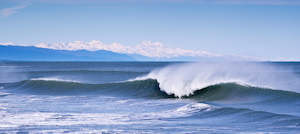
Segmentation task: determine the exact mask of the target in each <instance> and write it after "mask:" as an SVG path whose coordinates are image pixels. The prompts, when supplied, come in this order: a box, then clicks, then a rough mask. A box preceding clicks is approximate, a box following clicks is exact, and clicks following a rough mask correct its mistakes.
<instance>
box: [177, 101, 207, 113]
mask: <svg viewBox="0 0 300 134" xmlns="http://www.w3.org/2000/svg"><path fill="white" fill-rule="evenodd" d="M212 109H213V107H212V106H210V105H208V104H204V103H196V104H187V105H185V106H182V107H180V108H178V109H176V112H177V113H182V114H190V113H195V112H200V111H210V110H212Z"/></svg>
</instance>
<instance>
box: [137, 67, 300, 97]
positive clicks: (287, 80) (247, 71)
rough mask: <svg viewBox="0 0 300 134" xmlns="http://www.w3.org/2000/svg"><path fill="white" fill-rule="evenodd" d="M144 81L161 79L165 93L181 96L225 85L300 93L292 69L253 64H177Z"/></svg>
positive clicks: (298, 83)
mask: <svg viewBox="0 0 300 134" xmlns="http://www.w3.org/2000/svg"><path fill="white" fill-rule="evenodd" d="M287 70H288V71H287ZM280 72H285V73H280ZM142 79H155V80H157V81H158V82H159V87H160V89H161V90H163V91H164V92H166V93H167V94H174V95H175V96H177V97H182V96H189V95H191V94H193V93H194V91H196V90H199V89H203V88H205V87H208V86H212V85H216V84H222V83H237V84H240V85H245V86H247V85H249V86H257V87H263V88H272V89H280V90H287V91H294V92H297V91H299V90H298V89H299V87H300V82H299V81H300V80H299V78H297V77H296V76H295V74H294V73H293V72H292V70H290V69H289V68H279V67H275V66H272V65H270V64H266V63H252V62H227V63H226V62H221V63H220V62H219V63H215V62H212V63H200V62H199V63H183V64H175V65H170V66H167V67H165V68H162V69H158V70H154V71H152V72H150V73H149V74H147V75H146V76H143V77H138V78H136V79H135V80H142Z"/></svg>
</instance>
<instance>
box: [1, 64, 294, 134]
mask: <svg viewBox="0 0 300 134" xmlns="http://www.w3.org/2000/svg"><path fill="white" fill-rule="evenodd" d="M0 133H18V134H27V133H29V134H31V133H80V134H81V133H103V134H111V133H112V134H114V133H118V134H119V133H120V134H123V133H124V134H158V133H159V134H160V133H162V134H206V133H208V134H210V133H213V134H232V133H242V134H251V133H255V134H256V133H272V134H273V133H274V134H277V133H278V134H279V133H280V134H285V133H286V134H294V133H295V134H296V133H300V63H298V62H6V61H2V62H0Z"/></svg>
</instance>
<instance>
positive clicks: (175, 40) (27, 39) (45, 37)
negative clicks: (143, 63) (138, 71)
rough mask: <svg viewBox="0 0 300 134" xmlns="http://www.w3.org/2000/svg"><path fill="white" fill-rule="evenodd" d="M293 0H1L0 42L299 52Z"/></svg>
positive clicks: (131, 50)
mask: <svg viewBox="0 0 300 134" xmlns="http://www.w3.org/2000/svg"><path fill="white" fill-rule="evenodd" d="M299 7H300V1H299V0H212V1H206V0H176V1H171V0H153V1H148V0H141V1H136V0H124V1H118V0H112V1H108V0H86V1H84V0H78V1H76V2H74V1H71V0H52V1H51V0H25V1H18V0H12V1H7V0H0V29H1V31H0V45H18V46H36V47H41V48H49V49H58V50H79V49H85V50H89V51H95V50H108V51H112V52H118V53H125V54H140V55H143V56H147V57H176V56H200V57H201V56H228V55H230V56H237V57H246V58H250V59H258V60H272V61H298V60H299V59H300V54H299V52H298V50H300V45H299V44H300V37H299V35H300V29H299V27H300V15H299V12H300V8H299Z"/></svg>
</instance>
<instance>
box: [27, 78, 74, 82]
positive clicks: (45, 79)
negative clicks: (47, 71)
mask: <svg viewBox="0 0 300 134" xmlns="http://www.w3.org/2000/svg"><path fill="white" fill-rule="evenodd" d="M30 80H42V81H59V82H76V83H79V81H76V80H68V79H64V78H58V77H41V78H32V79H30Z"/></svg>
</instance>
